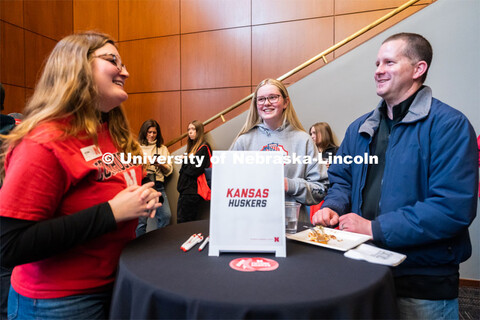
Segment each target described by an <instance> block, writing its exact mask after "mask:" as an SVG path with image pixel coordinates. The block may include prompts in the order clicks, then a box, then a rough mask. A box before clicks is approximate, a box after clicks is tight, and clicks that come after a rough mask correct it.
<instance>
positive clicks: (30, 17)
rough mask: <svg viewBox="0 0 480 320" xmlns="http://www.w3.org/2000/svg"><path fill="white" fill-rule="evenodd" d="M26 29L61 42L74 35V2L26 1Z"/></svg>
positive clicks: (53, 0) (70, 0)
mask: <svg viewBox="0 0 480 320" xmlns="http://www.w3.org/2000/svg"><path fill="white" fill-rule="evenodd" d="M23 8H24V25H25V28H26V29H28V30H31V31H33V32H35V33H39V34H41V35H44V36H46V37H49V38H52V39H56V40H60V39H62V38H63V37H65V36H67V35H69V34H71V33H73V0H63V1H55V0H24V7H23Z"/></svg>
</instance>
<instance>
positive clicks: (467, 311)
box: [458, 287, 480, 320]
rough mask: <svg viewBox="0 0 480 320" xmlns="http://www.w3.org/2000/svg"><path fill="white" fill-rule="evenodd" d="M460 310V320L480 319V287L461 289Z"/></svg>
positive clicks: (459, 297)
mask: <svg viewBox="0 0 480 320" xmlns="http://www.w3.org/2000/svg"><path fill="white" fill-rule="evenodd" d="M458 309H459V313H460V314H459V319H460V320H478V319H480V287H460V291H459V293H458Z"/></svg>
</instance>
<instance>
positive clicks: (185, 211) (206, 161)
mask: <svg viewBox="0 0 480 320" xmlns="http://www.w3.org/2000/svg"><path fill="white" fill-rule="evenodd" d="M187 131H188V142H187V150H186V153H187V157H189V160H188V161H184V162H183V164H182V168H181V169H180V176H179V178H178V184H177V191H178V192H179V193H180V196H179V197H178V204H177V223H182V222H187V221H193V220H195V219H196V218H197V216H198V213H199V208H200V207H201V204H202V202H203V201H205V200H204V199H203V198H202V197H201V196H200V195H199V194H198V188H197V179H198V177H199V176H201V175H202V174H204V173H205V168H208V167H210V157H211V154H212V151H211V148H210V145H209V144H208V143H207V142H206V141H205V135H204V128H203V123H201V122H199V121H197V120H194V121H192V122H191V123H190V124H189V125H188V130H187ZM193 156H195V157H194V158H193Z"/></svg>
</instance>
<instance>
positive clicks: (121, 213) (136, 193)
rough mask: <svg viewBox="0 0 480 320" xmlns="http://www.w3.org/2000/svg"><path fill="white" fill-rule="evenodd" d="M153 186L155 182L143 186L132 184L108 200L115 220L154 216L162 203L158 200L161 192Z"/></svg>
mask: <svg viewBox="0 0 480 320" xmlns="http://www.w3.org/2000/svg"><path fill="white" fill-rule="evenodd" d="M153 186H154V183H153V182H149V183H146V184H144V185H143V186H130V187H128V188H125V189H124V190H122V191H120V192H119V193H117V195H116V196H115V197H114V198H113V199H111V200H110V201H108V204H109V205H110V207H111V208H112V212H113V216H114V217H115V221H117V222H121V221H126V220H131V219H135V218H138V217H145V216H150V217H151V218H153V217H154V216H155V210H156V209H157V208H159V207H160V206H161V205H162V204H161V203H159V202H158V199H159V197H160V195H161V193H160V192H158V191H156V190H155V189H153V188H152V187H153Z"/></svg>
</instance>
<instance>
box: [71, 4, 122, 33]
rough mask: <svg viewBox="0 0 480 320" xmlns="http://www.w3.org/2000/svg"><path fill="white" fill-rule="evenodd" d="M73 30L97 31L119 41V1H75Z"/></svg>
mask: <svg viewBox="0 0 480 320" xmlns="http://www.w3.org/2000/svg"><path fill="white" fill-rule="evenodd" d="M73 30H74V31H75V32H80V31H88V30H95V31H100V32H103V33H106V34H109V35H110V36H112V37H113V38H114V39H115V40H118V0H74V1H73Z"/></svg>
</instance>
